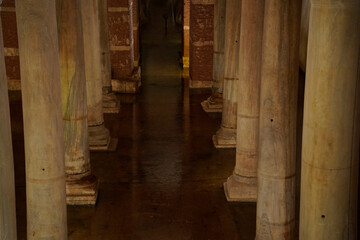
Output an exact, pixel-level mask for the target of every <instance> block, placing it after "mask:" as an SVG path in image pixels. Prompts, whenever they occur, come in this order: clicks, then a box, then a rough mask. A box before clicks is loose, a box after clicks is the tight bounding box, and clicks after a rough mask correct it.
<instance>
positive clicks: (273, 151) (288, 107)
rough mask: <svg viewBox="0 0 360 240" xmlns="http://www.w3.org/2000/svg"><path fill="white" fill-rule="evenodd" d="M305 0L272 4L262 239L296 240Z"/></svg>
mask: <svg viewBox="0 0 360 240" xmlns="http://www.w3.org/2000/svg"><path fill="white" fill-rule="evenodd" d="M300 3H301V2H300V1H293V0H286V1H283V0H266V1H265V11H264V28H263V29H264V32H263V44H262V45H263V48H262V53H263V56H262V66H261V90H260V127H259V129H260V130H259V131H260V132H259V154H260V155H259V156H260V157H259V161H258V200H257V213H256V215H257V222H256V239H257V240H262V239H276V240H278V239H279V240H281V239H295V174H296V119H297V116H296V115H297V92H298V87H297V86H298V76H299V27H300V9H301V4H300Z"/></svg>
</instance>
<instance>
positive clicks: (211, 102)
mask: <svg viewBox="0 0 360 240" xmlns="http://www.w3.org/2000/svg"><path fill="white" fill-rule="evenodd" d="M225 15H226V0H215V4H214V46H213V48H214V53H213V80H212V94H211V96H210V97H209V98H208V99H207V100H205V101H203V102H202V103H201V106H202V108H203V109H204V111H205V112H222V109H223V105H222V92H223V84H224V67H225V57H224V48H225Z"/></svg>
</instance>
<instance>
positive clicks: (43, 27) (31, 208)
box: [15, 0, 67, 240]
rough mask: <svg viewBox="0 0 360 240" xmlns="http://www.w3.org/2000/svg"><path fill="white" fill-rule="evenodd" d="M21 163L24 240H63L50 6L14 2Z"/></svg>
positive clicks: (43, 1) (50, 0)
mask: <svg viewBox="0 0 360 240" xmlns="http://www.w3.org/2000/svg"><path fill="white" fill-rule="evenodd" d="M15 3H16V12H17V16H16V20H17V27H18V34H19V53H20V67H21V77H22V79H21V80H22V82H21V85H22V91H21V93H22V101H23V113H24V140H25V161H26V164H25V165H26V208H27V239H29V240H31V239H67V223H66V193H65V170H64V138H63V123H62V114H61V91H60V89H61V86H60V69H59V66H60V64H59V54H58V50H59V46H58V35H57V26H56V8H55V0H37V1H32V0H16V1H15Z"/></svg>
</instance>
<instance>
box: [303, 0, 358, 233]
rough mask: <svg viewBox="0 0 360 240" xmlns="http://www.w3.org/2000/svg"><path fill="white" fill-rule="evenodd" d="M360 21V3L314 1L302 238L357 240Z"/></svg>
mask: <svg viewBox="0 0 360 240" xmlns="http://www.w3.org/2000/svg"><path fill="white" fill-rule="evenodd" d="M359 18H360V3H359V1H340V0H337V1H333V0H331V1H330V0H326V1H325V0H322V1H319V0H312V1H311V12H310V27H309V45H308V49H309V50H308V56H307V73H306V86H305V98H304V100H305V102H304V128H303V145H302V163H301V166H302V171H301V195H300V196H301V203H300V239H330V240H331V239H358V237H357V233H356V232H357V211H356V209H357V194H358V186H357V184H358V183H357V181H358V170H359V122H360V116H359V100H360V99H359V97H360V95H359V90H360V89H359V82H360V75H359V60H358V59H359V48H360V32H359V27H360V26H359Z"/></svg>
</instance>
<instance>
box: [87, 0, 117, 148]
mask: <svg viewBox="0 0 360 240" xmlns="http://www.w3.org/2000/svg"><path fill="white" fill-rule="evenodd" d="M81 16H82V23H83V24H82V25H83V33H84V56H85V76H86V95H87V105H88V107H87V108H88V126H89V148H90V150H94V151H96V150H99V151H110V150H115V149H116V144H117V141H112V142H111V141H110V140H111V138H110V134H109V130H108V129H107V128H105V126H104V116H103V99H102V87H103V83H102V72H101V47H100V26H99V0H81ZM114 148H115V149H114Z"/></svg>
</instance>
